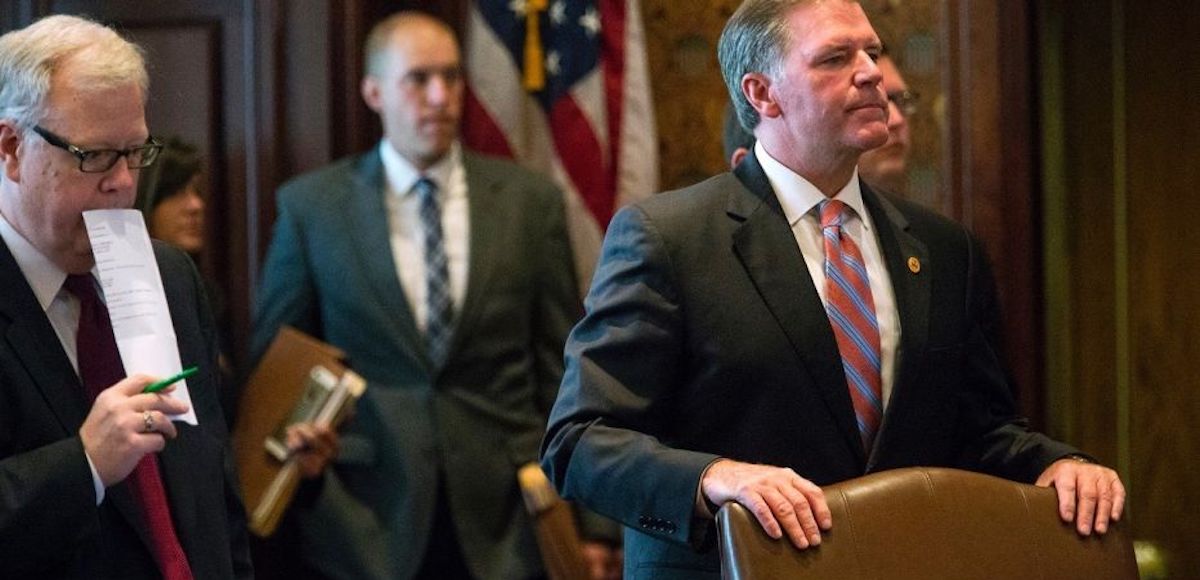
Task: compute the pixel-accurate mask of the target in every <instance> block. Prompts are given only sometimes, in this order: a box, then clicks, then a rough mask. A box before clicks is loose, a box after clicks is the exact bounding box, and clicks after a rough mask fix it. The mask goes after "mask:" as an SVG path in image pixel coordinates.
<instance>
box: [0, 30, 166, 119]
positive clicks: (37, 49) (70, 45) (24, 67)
mask: <svg viewBox="0 0 1200 580" xmlns="http://www.w3.org/2000/svg"><path fill="white" fill-rule="evenodd" d="M73 59H79V61H80V62H84V63H86V66H84V67H81V68H80V70H79V73H80V74H79V76H76V77H73V78H71V79H70V81H71V83H72V85H74V86H77V87H86V88H94V89H107V88H113V87H119V86H123V85H127V84H130V83H133V84H136V85H137V86H138V88H140V89H141V91H142V97H143V99H144V98H145V95H146V91H147V90H148V89H149V87H150V77H149V75H148V74H147V73H146V61H145V58H144V56H143V54H142V49H141V48H140V47H138V46H137V45H136V44H133V43H132V42H129V41H128V40H125V39H124V38H122V37H121V35H119V34H117V33H116V32H115V31H114V30H113V29H111V28H108V27H107V26H104V25H101V24H98V23H96V22H93V21H91V20H88V19H86V18H80V17H78V16H66V15H55V16H47V17H46V18H43V19H41V20H38V21H37V22H34V23H33V24H30V25H29V26H27V27H25V28H22V29H20V30H14V31H12V32H9V33H7V34H5V35H4V36H0V119H12V120H14V121H15V122H16V124H17V125H18V126H19V127H21V129H22V130H28V129H29V128H30V127H32V126H33V125H35V124H37V123H38V122H39V121H40V120H41V119H42V118H43V117H44V116H45V114H46V112H47V111H46V105H47V103H46V101H47V99H48V98H49V96H50V88H51V87H50V82H51V79H52V78H53V77H54V74H55V72H57V71H58V70H60V69H61V68H62V67H63V66H64V65H65V64H66V63H68V62H72V61H73Z"/></svg>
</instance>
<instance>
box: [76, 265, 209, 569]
mask: <svg viewBox="0 0 1200 580" xmlns="http://www.w3.org/2000/svg"><path fill="white" fill-rule="evenodd" d="M63 287H64V288H66V289H67V291H68V292H70V293H71V294H74V295H75V297H76V298H78V299H79V333H78V334H77V335H76V336H75V349H76V353H77V358H78V362H79V377H80V378H81V379H82V380H83V386H84V389H86V390H87V395H88V399H89V400H93V401H94V400H95V399H96V396H97V395H99V394H100V392H101V391H103V390H104V389H107V388H108V387H110V386H112V385H114V384H116V383H117V382H118V381H120V380H121V379H123V378H125V367H124V365H123V364H122V363H121V354H120V352H119V351H118V350H117V340H116V337H115V336H114V335H113V329H112V322H111V321H110V320H109V318H108V309H107V308H105V306H104V303H103V302H101V301H100V296H99V295H98V294H97V293H96V286H95V282H93V280H92V276H91V274H71V275H69V276H67V281H66V282H64V283H63ZM127 481H129V489H130V490H131V491H132V492H133V495H134V497H135V498H136V499H137V501H138V504H139V505H140V506H141V507H142V516H143V518H145V523H146V525H147V526H148V527H149V529H150V541H151V546H150V551H151V552H152V553H153V555H154V560H155V561H156V562H157V563H158V569H159V571H161V572H162V575H163V578H166V579H167V580H191V578H192V570H191V568H190V567H189V566H188V562H187V557H186V556H185V555H184V553H183V547H182V546H180V545H179V538H178V537H176V536H175V526H174V524H173V523H172V522H171V509H170V506H169V505H167V493H166V490H164V489H163V484H162V478H161V477H160V476H159V473H158V456H157V455H155V454H153V453H147V454H146V455H144V456H142V459H141V460H140V461H138V464H137V467H135V468H134V469H133V473H131V474H129V478H128V479H127Z"/></svg>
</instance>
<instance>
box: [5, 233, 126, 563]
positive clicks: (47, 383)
mask: <svg viewBox="0 0 1200 580" xmlns="http://www.w3.org/2000/svg"><path fill="white" fill-rule="evenodd" d="M0 273H2V274H3V278H4V280H5V283H3V284H0V318H6V319H7V321H8V324H7V327H6V328H5V329H4V340H5V341H6V342H7V343H8V347H9V348H10V349H11V350H12V352H14V353H16V355H17V358H19V359H20V360H21V363H22V364H23V365H24V367H25V373H26V375H27V376H28V377H29V379H30V381H31V382H32V383H33V385H34V386H35V387H36V388H37V389H38V390H39V391H40V392H41V395H42V398H43V399H44V400H45V401H46V405H47V406H48V407H49V408H50V410H51V412H53V413H54V416H55V418H56V419H57V420H58V424H59V426H60V427H62V430H63V436H64V437H71V436H74V435H75V433H76V432H77V431H78V430H79V427H80V426H81V425H83V420H84V419H85V418H87V414H88V411H89V410H90V408H91V406H90V405H89V404H88V401H87V397H86V396H85V395H84V391H83V385H82V384H81V383H80V382H79V376H78V375H76V374H75V369H74V368H72V367H71V361H70V359H68V358H67V354H66V352H64V351H63V349H62V346H61V342H60V341H59V339H58V334H57V333H55V332H54V327H53V326H51V325H50V320H49V319H48V318H46V315H45V313H44V312H43V311H42V307H41V305H40V304H38V301H37V297H36V296H34V294H33V290H32V289H30V287H29V283H28V282H27V281H26V280H25V276H24V274H23V273H22V272H21V270H20V267H19V266H17V262H16V259H14V258H13V256H12V253H11V252H10V251H9V249H8V245H7V244H5V243H4V242H3V240H0ZM104 495H105V500H104V501H105V503H109V502H111V505H113V506H114V507H115V508H116V510H117V511H118V512H119V513H120V514H121V516H122V517H124V518H125V520H126V521H128V522H129V524H130V526H131V527H133V529H134V530H135V531H136V532H137V534H138V537H140V538H141V540H142V542H144V543H146V545H147V546H149V545H150V544H149V541H150V536H149V531H148V530H147V529H146V526H145V524H144V522H143V521H142V518H141V517H140V514H141V511H140V508H139V506H138V505H137V503H136V501H135V500H134V498H133V496H132V494H131V493H130V492H129V489H128V485H127V484H126V483H124V482H122V483H119V484H117V485H115V486H112V487H110V488H108V489H107V490H106V491H105V493H104Z"/></svg>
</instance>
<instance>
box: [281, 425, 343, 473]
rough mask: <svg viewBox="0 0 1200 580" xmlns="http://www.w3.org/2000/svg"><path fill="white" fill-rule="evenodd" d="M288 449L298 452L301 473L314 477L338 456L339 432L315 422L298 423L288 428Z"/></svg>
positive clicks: (297, 459) (297, 460) (297, 458)
mask: <svg viewBox="0 0 1200 580" xmlns="http://www.w3.org/2000/svg"><path fill="white" fill-rule="evenodd" d="M287 446H288V449H289V450H291V451H292V452H294V453H295V454H296V462H297V463H298V464H299V466H300V475H301V476H303V477H304V479H313V478H315V477H317V476H318V475H321V472H322V471H325V467H326V466H328V465H329V463H330V462H331V461H333V460H334V459H335V458H337V455H338V448H339V446H340V443H339V439H338V435H337V432H336V431H334V430H333V429H330V428H329V427H323V426H319V425H316V424H314V423H297V424H295V425H292V426H289V427H288V429H287Z"/></svg>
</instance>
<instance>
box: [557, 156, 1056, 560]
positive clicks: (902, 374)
mask: <svg viewBox="0 0 1200 580" xmlns="http://www.w3.org/2000/svg"><path fill="white" fill-rule="evenodd" d="M863 200H864V202H865V203H866V206H867V210H868V211H869V212H870V213H871V218H872V221H873V222H874V223H875V224H876V229H877V231H878V236H879V242H880V249H881V251H882V254H883V259H884V263H885V266H886V267H887V269H888V273H889V275H890V277H891V280H892V285H893V287H894V289H895V294H896V307H897V310H898V313H899V316H900V326H901V331H902V332H901V337H900V345H899V351H898V357H897V358H898V361H897V362H898V364H897V371H896V380H895V383H894V387H893V390H892V394H891V398H890V400H889V403H888V406H887V410H886V412H885V414H884V417H883V422H882V425H881V427H880V432H879V435H878V436H877V437H876V440H875V444H874V449H871V450H869V452H868V451H866V450H864V449H863V448H862V444H861V442H860V441H861V440H860V439H859V436H858V431H857V428H856V427H855V418H854V409H853V407H852V405H851V402H850V396H849V391H848V389H847V387H846V379H845V375H844V373H843V370H842V364H841V358H840V356H839V354H838V350H837V343H836V341H835V339H834V336H833V330H832V329H831V327H830V324H829V319H828V317H827V316H826V314H825V309H824V306H823V305H822V303H821V300H820V298H819V296H818V294H817V290H816V287H815V286H814V284H813V282H812V279H811V278H810V277H809V275H808V269H807V267H806V266H805V263H804V258H803V256H802V255H801V253H800V250H799V248H798V247H797V244H796V241H795V238H794V236H793V235H792V232H791V229H790V227H789V226H788V223H787V220H786V219H785V218H784V215H783V211H782V209H781V208H780V205H779V202H778V200H777V199H776V197H775V193H774V191H773V190H772V189H771V186H770V183H769V182H768V181H767V178H766V175H765V174H764V173H763V171H762V168H761V167H760V166H759V164H758V161H757V159H755V157H754V156H753V154H752V155H750V156H748V157H747V158H746V160H745V161H743V162H742V163H741V165H739V167H738V168H737V170H736V174H728V173H727V174H723V175H720V176H717V177H714V178H712V179H709V180H708V181H705V182H703V183H700V184H697V185H694V186H692V187H689V188H687V189H684V190H681V191H677V192H670V193H664V194H661V195H659V196H655V197H654V198H652V199H649V200H647V201H645V202H642V203H639V204H636V205H634V206H631V207H628V208H626V209H624V210H622V211H621V212H620V213H619V214H618V215H617V216H616V217H614V218H613V221H612V223H611V224H610V226H609V229H608V234H607V236H606V238H605V241H604V250H603V253H602V255H601V260H600V265H599V268H598V270H597V272H596V278H595V280H594V282H593V284H592V288H591V291H590V292H589V294H588V298H587V302H586V306H587V314H586V315H585V317H584V319H583V320H582V321H581V322H580V323H579V325H578V326H577V327H576V328H575V329H574V330H573V331H572V333H571V336H570V339H569V340H568V343H567V349H566V355H567V356H566V358H567V368H566V374H565V377H564V379H563V388H562V392H561V394H560V395H559V399H558V402H557V403H556V405H555V407H554V411H553V413H552V414H551V417H550V427H549V432H548V434H547V436H546V441H545V449H544V457H543V467H544V468H545V469H546V471H547V473H549V474H550V477H551V479H552V480H553V481H554V483H555V485H556V486H557V487H558V489H559V491H560V492H562V493H563V495H564V497H566V498H568V499H573V500H578V501H579V502H580V503H582V504H583V505H585V506H587V507H589V508H591V509H594V510H595V511H597V512H599V513H601V514H604V515H607V516H610V517H612V518H613V519H616V520H618V521H620V522H622V523H623V524H625V526H626V534H625V542H626V543H625V563H626V570H625V572H626V575H625V577H626V578H629V579H640V578H689V579H691V578H719V577H720V569H719V566H718V559H717V554H716V552H715V550H713V549H712V544H711V542H710V541H707V540H711V535H710V534H711V531H712V529H711V528H712V525H711V521H710V520H706V519H703V518H697V517H694V507H695V494H696V489H697V486H698V484H699V480H700V476H701V473H702V472H703V470H704V468H705V467H706V466H707V465H708V464H709V463H710V462H712V461H713V460H715V459H716V458H717V457H728V458H732V459H736V460H740V461H746V462H752V463H763V464H769V465H778V466H784V467H790V468H792V469H794V470H795V471H796V472H797V473H798V474H800V476H801V477H805V478H807V479H810V480H812V481H813V482H815V483H817V484H818V485H827V484H830V483H835V482H838V481H842V480H845V479H849V478H852V477H856V476H860V475H863V474H865V473H869V472H873V471H879V470H883V469H891V468H896V467H903V466H912V465H928V466H957V467H965V468H970V469H977V470H980V471H986V472H989V473H992V474H995V475H1000V476H1003V477H1008V478H1012V479H1017V480H1021V481H1029V482H1032V481H1033V479H1034V478H1036V476H1037V474H1038V473H1039V472H1040V471H1041V470H1042V469H1043V468H1044V467H1046V466H1047V465H1048V464H1049V463H1050V462H1051V461H1053V460H1054V459H1057V458H1059V457H1062V456H1064V455H1066V454H1069V453H1072V452H1074V451H1075V450H1074V449H1072V448H1070V447H1068V446H1066V445H1063V444H1061V443H1058V442H1055V441H1052V440H1050V439H1048V438H1046V437H1045V436H1043V435H1041V434H1038V433H1033V432H1030V431H1029V430H1028V428H1027V426H1026V424H1025V422H1024V421H1023V420H1022V419H1021V418H1020V417H1018V416H1017V412H1016V407H1015V404H1014V402H1013V399H1012V396H1011V393H1010V390H1009V385H1008V383H1007V382H1006V379H1005V373H1004V371H1003V368H1002V367H1001V364H1000V362H999V360H998V359H997V357H996V355H995V352H994V349H993V345H994V342H995V341H994V338H995V336H994V334H995V326H996V310H995V301H994V292H993V284H992V280H991V275H990V273H989V270H988V266H987V261H986V259H985V258H984V255H983V253H982V251H981V247H980V246H979V244H978V243H976V241H975V240H973V239H972V237H971V236H970V235H969V234H968V233H967V232H966V231H965V230H964V229H963V228H962V227H961V226H959V225H957V224H955V223H953V222H951V221H950V220H947V219H945V218H943V217H941V216H938V215H936V214H934V213H933V212H930V211H929V210H926V209H923V208H920V207H918V206H916V205H913V204H909V203H904V202H899V201H896V202H892V201H889V200H888V199H886V198H884V197H882V196H880V195H878V194H876V193H874V192H873V191H871V189H870V188H869V187H867V186H865V185H864V187H863ZM910 260H915V261H916V262H915V263H919V266H920V267H919V268H913V267H910V265H909V264H910ZM914 270H915V271H914ZM839 525H840V526H846V525H848V522H841V523H838V522H834V526H835V529H837V526H839ZM842 529H844V528H842Z"/></svg>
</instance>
